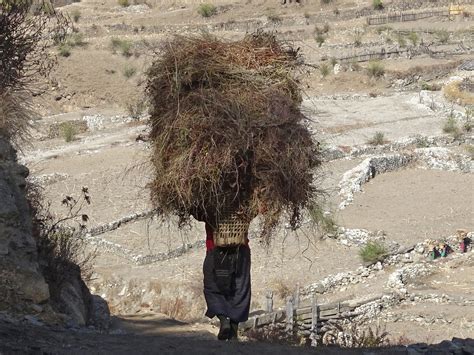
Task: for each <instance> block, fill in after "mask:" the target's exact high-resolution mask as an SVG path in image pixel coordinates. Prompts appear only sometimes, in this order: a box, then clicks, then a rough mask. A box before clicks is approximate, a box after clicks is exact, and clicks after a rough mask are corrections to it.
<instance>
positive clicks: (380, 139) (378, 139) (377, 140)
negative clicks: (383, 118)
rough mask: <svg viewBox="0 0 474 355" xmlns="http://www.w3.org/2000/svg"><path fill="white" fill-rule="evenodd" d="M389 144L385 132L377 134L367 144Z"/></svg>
mask: <svg viewBox="0 0 474 355" xmlns="http://www.w3.org/2000/svg"><path fill="white" fill-rule="evenodd" d="M385 143H387V140H386V139H385V134H384V133H383V132H375V134H374V135H373V136H372V138H370V139H369V140H368V141H367V144H370V145H383V144H385Z"/></svg>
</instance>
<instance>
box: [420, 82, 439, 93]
mask: <svg viewBox="0 0 474 355" xmlns="http://www.w3.org/2000/svg"><path fill="white" fill-rule="evenodd" d="M421 90H427V91H439V90H441V85H439V84H429V83H426V82H423V83H421Z"/></svg>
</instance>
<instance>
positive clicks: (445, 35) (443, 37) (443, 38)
mask: <svg viewBox="0 0 474 355" xmlns="http://www.w3.org/2000/svg"><path fill="white" fill-rule="evenodd" d="M436 38H438V41H440V42H441V43H443V44H444V43H448V41H449V32H448V31H446V30H440V31H438V32H436Z"/></svg>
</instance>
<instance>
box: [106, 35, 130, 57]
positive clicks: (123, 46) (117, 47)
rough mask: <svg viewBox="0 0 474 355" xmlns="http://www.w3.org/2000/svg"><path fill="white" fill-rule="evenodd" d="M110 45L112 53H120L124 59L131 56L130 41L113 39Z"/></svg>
mask: <svg viewBox="0 0 474 355" xmlns="http://www.w3.org/2000/svg"><path fill="white" fill-rule="evenodd" d="M110 43H111V47H112V51H113V52H114V53H116V52H120V54H122V55H123V56H124V57H131V56H132V42H131V41H130V40H128V39H121V38H116V37H113V38H112V39H111V40H110Z"/></svg>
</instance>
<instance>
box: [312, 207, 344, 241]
mask: <svg viewBox="0 0 474 355" xmlns="http://www.w3.org/2000/svg"><path fill="white" fill-rule="evenodd" d="M308 214H309V218H310V220H311V223H313V225H315V226H316V227H317V228H318V229H319V230H320V231H321V232H322V233H323V235H335V234H336V233H337V224H336V221H335V220H334V217H333V215H332V214H331V213H329V212H325V211H324V210H323V208H322V207H321V204H320V203H315V204H313V205H312V206H310V207H309V208H308Z"/></svg>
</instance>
